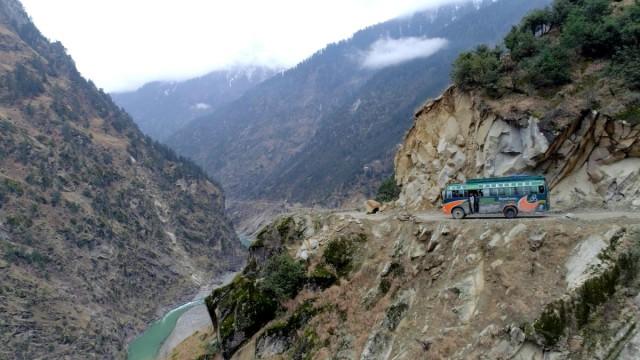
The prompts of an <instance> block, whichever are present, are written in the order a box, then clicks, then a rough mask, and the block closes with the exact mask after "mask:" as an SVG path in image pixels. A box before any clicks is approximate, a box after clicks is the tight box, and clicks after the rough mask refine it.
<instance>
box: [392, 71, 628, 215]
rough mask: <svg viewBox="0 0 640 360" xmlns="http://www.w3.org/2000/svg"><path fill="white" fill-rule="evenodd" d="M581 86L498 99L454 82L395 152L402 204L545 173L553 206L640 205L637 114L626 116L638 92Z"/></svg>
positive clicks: (418, 205)
mask: <svg viewBox="0 0 640 360" xmlns="http://www.w3.org/2000/svg"><path fill="white" fill-rule="evenodd" d="M585 81H586V80H585ZM581 86H583V83H582V82H581V81H578V82H577V83H576V84H573V85H571V86H568V87H566V88H564V89H562V90H561V91H559V92H558V94H556V95H555V97H554V98H552V99H547V98H541V97H535V96H525V95H517V94H513V95H510V96H505V97H504V98H501V99H498V100H491V99H489V98H487V97H484V96H480V95H477V94H474V93H471V92H463V91H460V90H459V89H457V88H455V87H451V88H449V89H448V90H447V91H445V92H444V94H443V95H442V96H441V97H440V98H438V99H436V100H433V101H430V102H429V103H427V104H426V105H425V106H424V107H422V108H421V109H420V110H419V111H418V112H417V114H416V120H415V124H414V126H413V127H412V128H411V129H410V130H409V132H408V133H407V135H406V137H405V141H404V142H403V144H402V146H401V148H400V149H399V150H398V152H397V154H396V158H395V164H396V180H397V183H398V184H399V185H401V186H402V189H403V191H402V194H401V196H400V199H399V204H400V205H401V206H407V207H409V208H414V209H425V208H431V207H434V206H436V205H437V204H438V201H439V199H440V191H441V190H442V189H443V187H444V186H445V185H446V184H447V183H449V182H451V181H464V180H465V179H468V178H474V177H491V176H502V175H512V174H529V173H531V174H544V175H545V176H546V177H547V180H548V181H549V183H550V185H551V191H552V193H551V195H552V196H551V201H552V206H554V207H557V208H573V207H583V206H596V207H602V206H604V207H607V208H611V209H616V208H629V207H639V206H640V136H639V135H640V119H638V118H637V115H636V116H635V117H634V116H631V117H629V116H627V114H628V113H629V109H633V108H635V107H637V103H636V102H635V101H636V100H634V99H636V98H635V95H634V94H617V95H614V94H613V93H612V92H610V91H611V89H612V88H613V87H612V86H608V85H607V84H606V83H603V81H599V82H595V83H594V84H591V86H589V87H588V88H587V89H580V87H581ZM576 92H579V93H580V94H576ZM582 93H589V94H590V96H584V97H582V96H581V95H582Z"/></svg>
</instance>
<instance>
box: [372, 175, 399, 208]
mask: <svg viewBox="0 0 640 360" xmlns="http://www.w3.org/2000/svg"><path fill="white" fill-rule="evenodd" d="M399 196H400V187H399V186H398V185H397V184H396V179H395V176H391V177H389V178H387V179H386V180H385V181H383V182H382V184H380V187H379V188H378V194H377V195H376V201H379V202H389V201H394V200H397V199H398V197H399Z"/></svg>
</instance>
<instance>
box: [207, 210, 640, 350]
mask: <svg viewBox="0 0 640 360" xmlns="http://www.w3.org/2000/svg"><path fill="white" fill-rule="evenodd" d="M626 215H627V216H628V217H621V216H620V215H616V214H609V213H607V212H601V213H597V214H583V215H576V216H575V217H572V218H567V217H548V218H542V219H518V220H514V221H507V222H505V221H503V220H491V219H489V220H487V219H478V220H467V221H454V220H442V219H441V218H439V217H438V216H434V215H433V214H432V213H424V212H409V213H403V212H394V211H388V212H383V213H379V214H376V215H364V214H361V213H318V212H312V213H298V214H296V215H293V216H289V217H286V218H283V219H279V220H278V221H276V222H275V223H274V224H272V225H271V226H269V227H266V228H265V232H264V233H263V235H262V236H261V240H260V242H258V243H257V249H263V248H268V249H269V251H259V252H255V254H254V255H252V258H253V259H254V260H257V262H256V263H257V264H265V263H268V262H269V261H271V260H270V259H273V257H274V256H282V255H281V254H287V255H288V256H291V257H292V258H295V259H297V260H298V261H300V266H304V269H305V272H306V274H305V283H304V286H303V287H302V288H301V289H300V291H299V292H294V293H292V296H291V297H290V298H287V299H282V300H280V302H279V304H278V303H274V301H275V298H273V297H269V296H268V295H269V290H268V289H267V287H265V286H264V284H265V279H267V278H268V277H269V276H271V274H270V273H269V271H265V270H264V269H265V267H264V266H262V265H258V268H261V269H262V270H261V271H258V272H257V273H255V272H254V275H253V277H252V276H251V275H247V274H248V273H250V272H252V271H254V270H255V269H256V267H255V266H249V267H248V268H247V269H246V270H245V274H244V275H242V276H239V277H238V278H237V279H236V280H235V281H234V283H232V284H230V285H229V286H227V287H225V288H222V289H219V290H216V291H215V292H214V293H213V294H212V295H211V296H210V297H209V298H208V300H207V303H208V305H209V311H210V313H211V314H212V317H213V319H214V323H215V324H216V325H217V332H218V334H219V339H220V340H219V342H218V341H214V343H213V344H210V346H208V349H210V350H209V351H211V349H218V350H219V352H220V353H221V354H222V355H224V358H227V359H229V358H231V359H256V358H257V359H289V358H304V359H327V358H332V359H361V360H362V359H407V360H409V359H423V358H429V359H471V358H473V359H548V358H553V359H594V358H598V359H605V358H607V359H628V358H633V356H634V355H633V354H634V353H633V351H634V348H636V347H637V346H638V337H639V336H640V335H639V334H640V332H639V331H638V330H637V319H638V316H639V315H640V302H639V301H640V297H639V296H640V295H639V290H640V287H639V283H638V275H640V269H639V268H638V265H637V261H638V259H640V217H638V215H637V214H633V213H628V214H626ZM284 224H286V226H285V225H284ZM278 228H280V229H282V230H283V231H282V234H284V237H283V236H280V235H279V233H278V231H277V229H278ZM285 230H286V231H285ZM336 250H338V251H336ZM269 254H270V255H269ZM276 254H280V255H276ZM264 255H266V257H265V256H264ZM337 255H338V256H337ZM273 270H274V269H271V270H270V271H273ZM276 271H277V269H276ZM258 309H262V310H265V309H266V310H268V311H257V310H258ZM277 309H279V310H277ZM247 314H253V315H250V316H247ZM209 356H211V357H213V356H214V355H213V353H212V352H210V353H209Z"/></svg>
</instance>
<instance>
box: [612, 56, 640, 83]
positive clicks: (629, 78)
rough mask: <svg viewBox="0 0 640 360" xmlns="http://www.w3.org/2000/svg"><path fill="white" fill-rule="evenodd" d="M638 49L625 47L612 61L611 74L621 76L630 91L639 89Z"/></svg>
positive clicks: (639, 62)
mask: <svg viewBox="0 0 640 360" xmlns="http://www.w3.org/2000/svg"><path fill="white" fill-rule="evenodd" d="M638 59H640V48H638V47H635V48H634V47H625V48H623V49H621V50H620V51H618V53H617V54H616V55H615V57H614V59H613V66H612V68H613V72H614V73H616V74H618V75H619V76H621V77H622V78H623V79H624V81H625V82H626V83H627V85H628V86H629V87H630V88H631V89H636V90H637V89H640V61H638Z"/></svg>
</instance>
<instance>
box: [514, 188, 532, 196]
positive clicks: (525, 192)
mask: <svg viewBox="0 0 640 360" xmlns="http://www.w3.org/2000/svg"><path fill="white" fill-rule="evenodd" d="M516 190H517V191H518V195H526V194H528V193H529V192H528V191H527V190H529V189H528V188H527V187H525V186H518V187H517V188H516Z"/></svg>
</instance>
